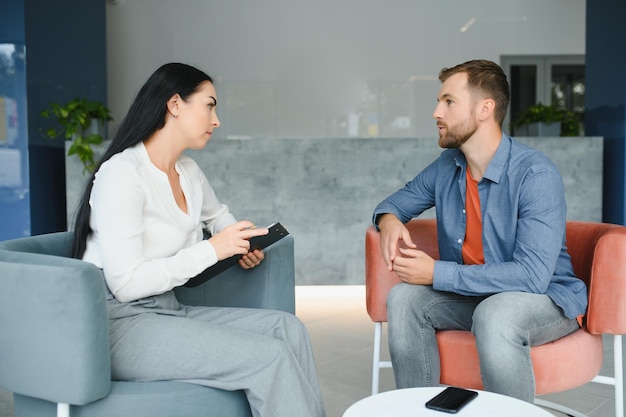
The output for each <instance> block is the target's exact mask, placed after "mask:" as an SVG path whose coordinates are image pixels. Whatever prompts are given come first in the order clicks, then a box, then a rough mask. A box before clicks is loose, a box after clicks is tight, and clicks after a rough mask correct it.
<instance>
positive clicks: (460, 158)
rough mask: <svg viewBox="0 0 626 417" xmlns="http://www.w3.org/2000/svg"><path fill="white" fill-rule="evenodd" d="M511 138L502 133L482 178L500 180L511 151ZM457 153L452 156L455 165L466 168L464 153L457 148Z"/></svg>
mask: <svg viewBox="0 0 626 417" xmlns="http://www.w3.org/2000/svg"><path fill="white" fill-rule="evenodd" d="M512 141H513V139H511V137H510V136H507V135H505V134H504V133H503V134H502V139H501V140H500V145H498V149H497V150H496V153H495V154H494V155H493V158H492V159H491V162H489V165H488V166H487V170H486V171H485V175H483V178H486V179H488V180H489V181H492V182H495V183H498V182H500V178H501V177H502V172H503V171H504V167H505V166H506V164H507V161H508V160H509V154H510V151H511V142H512ZM457 151H458V154H457V155H456V156H455V157H454V162H455V163H456V165H457V166H459V167H462V168H466V166H467V160H466V159H465V155H463V152H461V150H457Z"/></svg>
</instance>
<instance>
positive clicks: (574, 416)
mask: <svg viewBox="0 0 626 417" xmlns="http://www.w3.org/2000/svg"><path fill="white" fill-rule="evenodd" d="M535 405H538V406H540V407H545V408H550V409H552V410H556V411H559V412H561V413H563V414H565V415H568V416H570V417H588V416H587V414H583V413H581V412H580V411H576V410H574V409H573V408H569V407H566V406H564V405H561V404H558V403H555V402H552V401H546V400H542V399H540V398H535Z"/></svg>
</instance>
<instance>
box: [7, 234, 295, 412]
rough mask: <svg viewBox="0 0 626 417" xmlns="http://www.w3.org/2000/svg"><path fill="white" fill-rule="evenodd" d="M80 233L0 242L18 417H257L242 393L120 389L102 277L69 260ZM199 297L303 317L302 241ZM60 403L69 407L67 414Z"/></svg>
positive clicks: (223, 278)
mask: <svg viewBox="0 0 626 417" xmlns="http://www.w3.org/2000/svg"><path fill="white" fill-rule="evenodd" d="M70 239H71V233H70V232H61V233H51V234H46V235H40V236H34V237H28V238H22V239H15V240H9V241H5V242H0V386H2V387H3V388H5V389H7V390H9V391H12V392H13V393H14V395H13V398H14V409H15V415H16V417H22V416H28V417H44V416H45V417H51V416H54V415H55V413H57V410H58V412H59V415H61V414H64V413H71V415H72V416H75V417H79V416H89V417H111V416H115V417H124V416H129V417H130V416H132V417H143V416H145V417H148V416H149V417H160V416H163V417H166V416H167V417H172V416H176V417H187V416H189V417H192V416H193V417H203V416H206V417H226V416H228V417H240V416H241V417H244V416H245V417H250V416H251V414H250V408H249V406H248V402H247V400H246V397H245V395H244V393H243V392H242V391H222V390H219V389H213V388H207V387H203V386H198V385H193V384H188V383H184V382H176V381H159V382H121V381H111V368H110V355H109V322H108V313H107V307H106V297H105V285H104V278H103V276H102V272H101V271H100V270H99V269H98V268H96V267H95V266H94V265H92V264H90V263H87V262H83V261H80V260H76V259H72V258H69V257H68V256H67V253H68V247H69V242H70ZM265 254H266V259H265V261H264V262H263V263H261V265H259V266H258V267H257V268H254V269H252V270H243V269H241V268H239V267H237V266H235V267H233V268H231V269H230V270H228V271H226V272H224V273H222V274H220V275H218V276H216V277H215V278H213V279H211V280H209V281H207V282H206V283H205V284H202V285H200V286H198V287H195V288H184V287H181V288H177V289H176V295H177V297H178V299H179V301H180V302H181V303H183V304H189V305H214V306H236V307H254V308H268V309H276V310H283V311H288V312H291V313H293V312H294V311H295V291H294V289H295V283H294V257H293V238H292V237H291V236H287V237H285V238H283V239H282V240H280V241H279V242H277V243H275V244H274V245H272V246H270V247H269V248H267V249H266V250H265ZM58 404H60V405H58Z"/></svg>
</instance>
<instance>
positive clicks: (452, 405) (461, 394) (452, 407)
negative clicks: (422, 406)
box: [426, 387, 478, 413]
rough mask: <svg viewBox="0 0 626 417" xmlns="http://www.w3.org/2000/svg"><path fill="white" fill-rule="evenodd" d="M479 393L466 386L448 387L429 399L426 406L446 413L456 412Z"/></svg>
mask: <svg viewBox="0 0 626 417" xmlns="http://www.w3.org/2000/svg"><path fill="white" fill-rule="evenodd" d="M477 395H478V393H477V392H476V391H470V390H468V389H464V388H457V387H447V388H446V389H444V390H443V391H441V392H440V393H439V394H437V395H436V396H435V397H433V398H431V399H430V400H428V402H427V403H426V408H430V409H432V410H437V411H443V412H446V413H456V412H458V411H459V410H460V409H461V408H463V407H465V406H466V405H467V404H468V403H469V402H470V401H472V400H473V399H474V398H476V396H477Z"/></svg>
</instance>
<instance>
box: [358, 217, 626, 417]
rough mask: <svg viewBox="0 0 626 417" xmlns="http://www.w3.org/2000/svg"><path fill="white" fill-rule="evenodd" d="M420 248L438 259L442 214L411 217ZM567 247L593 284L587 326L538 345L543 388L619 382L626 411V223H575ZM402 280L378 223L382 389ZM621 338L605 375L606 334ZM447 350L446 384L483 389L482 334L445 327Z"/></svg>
mask: <svg viewBox="0 0 626 417" xmlns="http://www.w3.org/2000/svg"><path fill="white" fill-rule="evenodd" d="M407 227H408V229H409V231H410V233H411V237H412V239H413V241H414V242H415V243H416V244H417V246H418V248H419V249H421V250H423V251H425V252H426V253H428V254H429V255H430V256H432V257H434V258H435V259H437V258H438V257H439V249H438V246H437V224H436V221H435V220H434V219H423V220H422V219H419V220H412V221H410V222H409V223H407ZM567 246H568V252H569V254H570V255H571V257H572V263H573V265H574V271H575V272H576V275H577V276H578V277H579V278H581V279H582V280H583V281H585V283H586V284H587V286H588V291H589V306H588V308H587V315H586V317H585V326H584V328H581V329H580V330H578V331H576V332H574V333H573V334H571V335H569V336H566V337H564V338H562V339H559V340H557V341H555V342H552V343H547V344H545V345H541V346H536V347H533V348H532V349H531V357H532V361H533V368H534V372H535V379H536V394H537V395H540V394H548V393H554V392H561V391H566V390H568V389H572V388H575V387H578V386H581V385H584V384H586V383H588V382H597V383H602V384H609V385H613V386H614V388H615V389H614V391H615V415H616V416H618V417H623V416H624V410H623V374H622V355H621V352H622V335H623V334H625V333H626V227H624V226H619V225H614V224H607V223H590V222H573V221H569V222H567ZM398 282H399V279H398V277H397V276H396V275H395V274H394V273H393V272H389V271H388V270H387V268H386V266H385V263H384V261H383V258H382V255H381V253H380V245H379V234H378V232H377V231H376V229H375V228H374V227H373V226H370V227H369V228H368V229H367V231H366V237H365V286H366V305H367V312H368V314H369V316H370V318H371V319H372V321H373V322H374V323H375V334H374V358H373V371H372V394H376V393H377V392H378V378H379V372H380V368H389V367H391V362H390V361H381V360H380V343H381V336H382V324H383V323H384V322H386V321H387V307H386V301H387V294H388V293H389V290H390V289H391V287H393V286H394V285H395V284H397V283H398ZM603 334H606V335H610V336H612V338H613V352H614V357H613V361H614V376H613V377H608V376H602V375H599V372H600V368H601V366H602V356H603V349H602V335H603ZM437 340H438V343H439V351H440V357H441V383H442V384H444V385H455V386H460V387H465V388H474V389H481V388H482V381H481V378H480V369H479V364H478V352H477V351H476V345H475V342H474V336H473V335H472V334H471V333H470V332H469V331H456V330H454V331H452V330H448V331H439V332H437ZM535 403H536V404H538V405H544V406H547V407H550V408H553V409H556V410H559V411H562V412H565V413H567V414H570V415H572V416H584V415H583V414H581V413H580V412H577V411H576V410H572V409H569V408H567V407H564V406H561V405H558V404H553V403H550V402H547V401H544V400H541V399H536V400H535Z"/></svg>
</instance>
